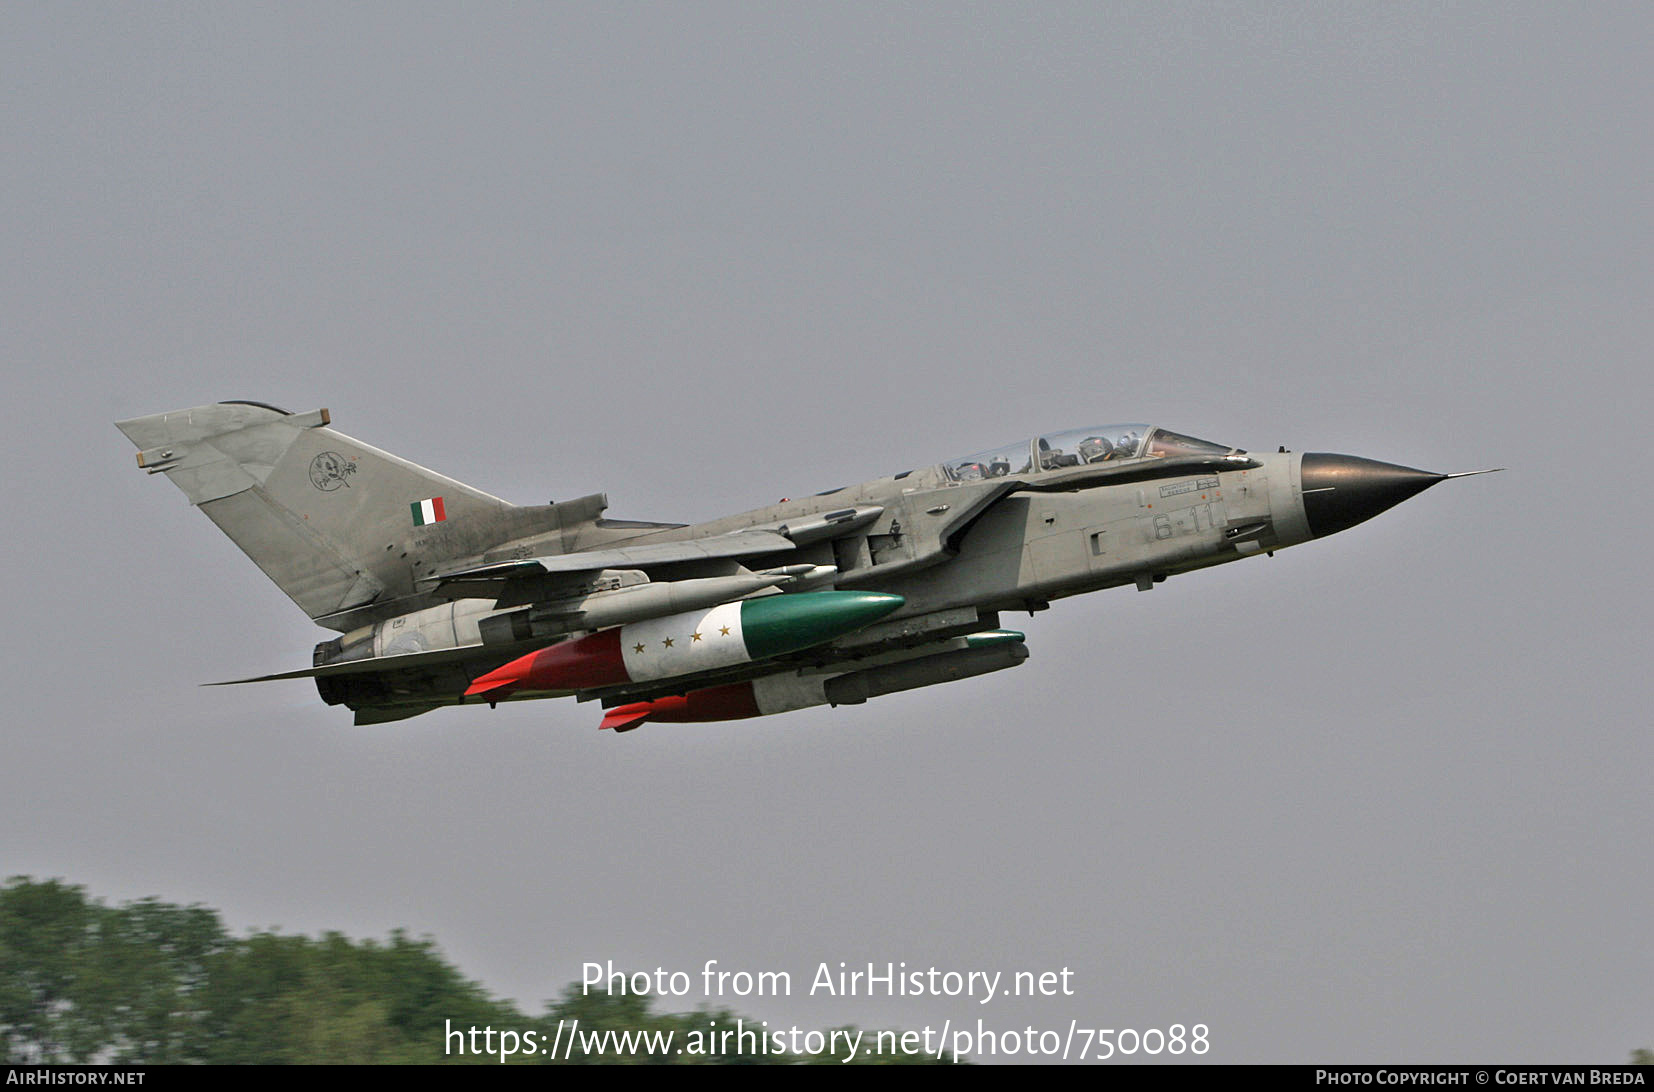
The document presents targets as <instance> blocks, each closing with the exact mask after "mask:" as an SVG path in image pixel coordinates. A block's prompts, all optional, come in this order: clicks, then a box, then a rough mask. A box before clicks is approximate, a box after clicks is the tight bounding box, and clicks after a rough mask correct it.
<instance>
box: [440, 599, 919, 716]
mask: <svg viewBox="0 0 1654 1092" xmlns="http://www.w3.org/2000/svg"><path fill="white" fill-rule="evenodd" d="M904 602H905V600H903V599H902V597H901V596H899V595H886V594H884V593H883V592H854V591H821V592H799V593H797V594H795V595H769V596H763V597H761V598H758V599H743V600H741V601H739V602H736V603H724V604H722V605H721V606H716V607H713V608H712V609H711V610H692V611H684V612H681V613H679V614H670V615H667V616H666V617H664V618H650V619H647V620H646V621H641V622H633V623H630V624H628V625H624V626H617V627H615V628H613V629H605V630H599V631H598V632H597V633H592V634H588V635H587V636H585V637H578V638H575V639H574V640H572V641H562V642H559V643H558V644H554V645H551V646H550V647H548V648H542V649H540V650H539V651H537V652H530V653H529V654H528V655H526V656H520V657H518V658H517V659H515V660H512V661H511V662H510V663H508V664H506V665H505V666H504V667H500V668H497V669H495V670H493V671H490V672H488V673H487V674H485V675H482V676H480V677H479V678H477V680H476V681H475V682H473V683H472V684H471V685H470V687H468V688H467V689H466V691H465V693H466V695H467V696H478V695H482V696H486V697H487V698H488V699H489V700H496V699H498V698H501V697H504V696H505V695H506V694H509V693H511V692H512V691H515V690H565V691H566V690H591V689H596V688H598V687H604V686H624V685H626V684H627V683H635V682H649V681H652V680H655V679H667V678H673V677H675V676H678V675H693V674H698V673H700V672H703V671H715V670H717V669H719V668H724V667H734V666H737V665H739V664H746V663H752V662H753V661H755V660H767V659H769V658H771V657H772V656H783V655H785V654H787V653H789V652H798V651H800V650H801V649H806V648H810V647H812V646H814V645H819V644H822V643H824V642H826V641H831V640H832V639H833V638H835V637H839V636H842V635H844V634H846V633H850V632H853V631H855V630H858V629H861V628H862V627H863V626H867V625H871V624H872V623H874V622H876V621H878V620H879V619H880V618H883V617H884V616H885V615H887V614H890V613H891V612H892V611H895V610H898V609H900V608H901V606H902V605H903V603H904Z"/></svg>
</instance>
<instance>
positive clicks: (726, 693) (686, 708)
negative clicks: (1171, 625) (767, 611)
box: [599, 629, 1028, 732]
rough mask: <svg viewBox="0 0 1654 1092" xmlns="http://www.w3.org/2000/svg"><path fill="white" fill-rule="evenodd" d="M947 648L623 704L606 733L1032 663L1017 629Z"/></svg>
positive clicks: (825, 700)
mask: <svg viewBox="0 0 1654 1092" xmlns="http://www.w3.org/2000/svg"><path fill="white" fill-rule="evenodd" d="M943 646H944V647H945V648H946V649H947V651H944V652H938V651H936V646H935V645H932V646H930V647H928V648H924V649H921V650H908V651H907V652H906V653H904V654H903V655H902V657H901V658H898V659H895V660H894V661H893V662H885V663H882V664H880V665H879V666H876V667H869V668H866V669H864V670H860V671H850V672H845V673H843V674H839V675H833V676H829V675H809V674H804V673H801V672H797V671H788V672H779V673H777V674H774V675H765V676H762V677H760V678H757V679H752V680H750V681H748V682H738V683H729V684H728V685H725V686H709V687H705V688H703V689H700V690H691V691H690V692H689V693H687V694H673V695H669V696H667V697H663V698H655V699H654V700H653V701H636V702H631V703H629V704H626V705H617V706H615V707H614V708H612V709H608V710H605V711H604V714H603V723H602V724H601V725H599V727H601V728H612V729H614V730H615V731H616V732H629V731H631V730H632V729H633V728H636V727H638V726H639V725H640V724H643V723H644V722H645V721H651V720H653V721H661V722H665V723H671V724H699V723H703V722H706V721H716V720H745V719H746V718H748V717H765V716H769V715H771V714H773V713H786V712H790V711H791V710H794V709H808V708H809V707H811V706H814V705H827V704H829V703H830V704H833V705H859V704H860V703H862V702H864V701H866V700H867V699H868V698H876V697H879V696H880V695H883V694H894V693H897V692H899V691H902V690H915V689H917V688H919V687H921V686H933V685H935V684H937V683H943V682H953V681H954V680H956V679H967V678H970V677H971V676H973V675H986V674H987V673H988V672H990V671H1002V670H1004V669H1005V668H1007V667H1015V666H1017V665H1018V664H1020V663H1022V661H1024V660H1026V659H1027V658H1028V646H1027V645H1025V644H1023V635H1022V634H1020V633H1017V632H1015V631H1013V630H1003V629H1001V630H990V631H988V632H985V633H973V634H971V635H970V636H968V637H962V638H955V639H954V640H951V641H947V642H944V643H943ZM915 653H916V654H915Z"/></svg>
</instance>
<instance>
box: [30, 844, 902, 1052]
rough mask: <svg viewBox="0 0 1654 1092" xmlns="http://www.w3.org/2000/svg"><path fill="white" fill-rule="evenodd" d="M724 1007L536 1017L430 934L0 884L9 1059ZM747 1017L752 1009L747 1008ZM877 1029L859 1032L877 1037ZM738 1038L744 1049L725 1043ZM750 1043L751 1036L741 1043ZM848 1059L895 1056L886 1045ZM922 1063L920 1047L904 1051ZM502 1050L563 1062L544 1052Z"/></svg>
mask: <svg viewBox="0 0 1654 1092" xmlns="http://www.w3.org/2000/svg"><path fill="white" fill-rule="evenodd" d="M737 1019H738V1015H737V1014H735V1013H732V1012H729V1011H725V1010H716V1011H714V1010H702V1011H697V1012H693V1013H657V1012H655V1011H654V1010H653V1006H652V1003H651V999H649V998H647V997H640V996H637V995H625V996H621V995H615V996H611V995H609V994H606V993H592V994H586V993H583V992H582V991H581V989H580V987H579V986H577V985H570V986H568V987H567V988H566V989H565V990H564V991H563V994H562V996H561V997H560V998H559V999H557V1000H556V1001H553V1002H548V1003H547V1005H546V1006H545V1008H544V1011H543V1012H541V1013H540V1014H538V1015H537V1016H532V1015H529V1014H526V1013H524V1012H522V1011H520V1010H519V1009H518V1008H517V1007H516V1006H515V1005H514V1004H512V1003H511V1002H509V1001H504V1000H500V999H498V998H495V997H492V996H490V995H489V994H488V992H487V991H486V990H484V989H483V988H482V987H481V986H479V985H478V984H477V983H475V982H473V981H470V980H468V979H466V978H465V977H464V976H463V975H461V974H460V972H459V971H458V970H457V969H455V968H454V967H453V966H452V965H451V964H449V963H448V962H447V961H446V960H445V959H444V958H443V957H442V954H441V952H440V951H439V950H438V948H437V946H436V943H435V942H434V941H432V940H430V939H429V938H417V939H416V938H413V937H410V936H408V935H407V934H406V933H405V932H402V931H397V932H393V933H392V934H391V935H390V936H389V937H388V938H387V939H385V940H352V939H351V938H349V937H346V936H344V935H343V934H341V933H331V932H330V933H325V934H323V935H322V936H320V937H309V936H297V935H288V934H283V933H278V932H274V931H261V932H253V933H250V934H247V935H245V936H235V935H233V934H231V933H230V932H229V931H228V930H227V929H225V927H224V923H223V922H222V921H221V920H220V919H219V916H218V913H217V912H216V911H214V910H211V909H209V908H207V907H204V906H199V905H192V906H179V905H175V904H173V903H167V902H163V901H161V900H160V899H156V898H148V899H139V900H137V901H133V902H126V903H123V904H121V905H119V906H108V905H105V904H104V903H103V902H102V901H101V900H98V899H95V898H91V897H89V896H88V895H87V894H86V892H85V891H84V890H83V889H82V888H80V887H78V886H74V885H71V884H67V883H64V882H62V881H59V880H44V881H37V880H33V879H30V878H28V877H21V876H19V877H13V878H12V879H10V880H8V881H7V882H6V884H5V886H4V887H0V1048H3V1053H4V1056H5V1060H6V1061H7V1062H9V1063H13V1064H28V1063H42V1062H57V1063H61V1062H70V1063H111V1064H129V1065H165V1064H272V1063H276V1064H279V1063H359V1064H387V1063H403V1064H405V1063H414V1064H419V1063H438V1062H444V1063H446V1062H457V1063H483V1064H488V1065H497V1064H500V1060H499V1058H497V1057H496V1056H494V1055H490V1054H488V1053H482V1054H477V1053H473V1052H471V1051H469V1050H467V1051H466V1052H465V1053H463V1054H456V1053H452V1052H450V1050H451V1046H452V1042H453V1040H451V1039H449V1038H448V1037H447V1036H445V1034H444V1031H445V1029H450V1028H452V1029H469V1028H471V1027H476V1028H478V1029H483V1028H488V1027H492V1028H495V1029H511V1030H513V1031H515V1032H518V1033H520V1034H522V1036H523V1037H524V1038H526V1033H527V1032H530V1031H533V1032H535V1033H537V1038H538V1041H539V1042H540V1043H542V1044H547V1043H551V1042H552V1041H553V1035H554V1034H555V1033H556V1029H557V1026H558V1024H559V1021H561V1022H563V1023H564V1025H565V1026H568V1025H570V1024H572V1022H573V1021H576V1020H577V1021H579V1024H578V1027H579V1028H580V1029H581V1030H582V1031H583V1032H590V1033H600V1032H603V1031H610V1030H612V1031H616V1032H622V1031H634V1032H635V1031H643V1032H662V1033H664V1032H672V1033H673V1035H674V1042H677V1043H683V1042H685V1041H687V1040H688V1037H689V1036H690V1034H691V1033H692V1032H704V1030H705V1029H706V1028H707V1027H708V1026H709V1022H710V1021H713V1020H716V1021H717V1026H718V1027H721V1028H728V1027H732V1026H734V1025H735V1022H736V1020H737ZM747 1023H748V1024H749V1025H750V1024H752V1023H753V1022H752V1021H750V1020H749V1021H747ZM872 1037H873V1033H871V1032H869V1033H867V1035H866V1038H867V1040H868V1041H871V1040H872ZM734 1049H736V1050H739V1048H734ZM749 1049H750V1048H749ZM856 1060H857V1061H871V1062H885V1063H889V1062H893V1061H895V1062H899V1061H904V1060H910V1059H903V1058H900V1057H894V1058H893V1057H889V1056H882V1057H880V1056H874V1057H865V1056H864V1057H858V1058H857V1059H856ZM911 1060H913V1061H920V1062H923V1061H925V1059H923V1058H919V1059H911ZM509 1061H512V1062H547V1063H550V1062H561V1061H562V1059H561V1058H557V1057H553V1056H552V1055H551V1054H550V1053H549V1052H545V1051H543V1052H536V1053H534V1054H518V1055H516V1056H514V1057H512V1058H510V1059H509ZM569 1061H570V1062H575V1063H585V1064H604V1063H607V1064H615V1063H619V1064H625V1063H636V1062H666V1063H672V1064H683V1063H701V1064H705V1063H708V1062H711V1063H720V1064H731V1063H740V1064H765V1063H767V1064H809V1063H832V1064H836V1063H837V1061H838V1059H837V1058H836V1057H834V1056H833V1055H831V1054H821V1055H798V1054H760V1055H754V1054H751V1053H732V1054H725V1053H723V1052H722V1051H721V1050H720V1049H719V1048H718V1045H717V1044H716V1043H714V1044H710V1049H708V1050H706V1051H704V1052H685V1053H682V1054H668V1055H666V1056H665V1057H662V1056H660V1055H658V1054H648V1053H645V1052H643V1051H640V1050H630V1051H628V1050H615V1049H610V1050H607V1051H605V1052H604V1053H603V1054H601V1055H595V1054H594V1055H584V1054H582V1053H580V1052H575V1053H574V1054H573V1056H572V1057H571V1058H570V1059H569Z"/></svg>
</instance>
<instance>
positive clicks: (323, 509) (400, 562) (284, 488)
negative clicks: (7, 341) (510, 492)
mask: <svg viewBox="0 0 1654 1092" xmlns="http://www.w3.org/2000/svg"><path fill="white" fill-rule="evenodd" d="M329 420H330V418H329V416H328V412H327V410H325V409H323V410H316V411H315V412H313V413H303V414H293V413H288V412H287V411H285V410H280V409H277V408H275V407H274V406H267V405H264V404H262V403H258V402H219V403H216V404H214V405H210V406H196V407H195V408H193V409H186V410H178V411H175V412H173V413H161V414H155V415H154V416H150V417H135V418H133V419H132V420H130V421H119V422H117V423H116V427H117V428H119V429H120V430H121V431H122V432H124V433H125V434H126V436H127V439H129V440H131V441H132V442H133V443H134V444H136V445H137V446H138V448H139V449H140V450H139V452H138V465H139V466H141V467H143V468H144V469H145V470H147V471H148V472H149V473H151V474H157V473H160V474H165V475H166V476H167V477H168V478H170V479H172V483H173V484H174V485H176V486H178V488H180V489H182V490H183V491H184V494H185V496H187V497H189V500H190V503H191V504H194V505H196V506H197V507H199V508H200V509H201V511H203V512H205V513H206V514H207V517H208V518H209V519H211V520H212V521H213V522H214V523H216V524H217V525H218V527H219V530H221V531H223V532H224V533H225V534H227V535H229V536H230V538H231V539H233V540H234V541H235V544H236V545H237V546H239V547H241V549H242V551H243V552H244V553H246V554H247V556H248V557H250V558H252V559H253V561H254V562H256V563H257V564H258V567H259V568H261V569H263V570H264V573H265V575H266V576H268V577H269V578H270V579H271V580H274V581H275V582H276V584H277V586H278V587H280V588H281V590H282V591H284V592H286V593H287V595H288V597H289V598H291V599H292V600H293V602H295V603H297V604H298V605H299V608H300V609H302V610H303V611H304V612H305V613H306V614H308V615H309V616H310V617H311V618H312V619H314V620H315V621H316V622H318V623H319V624H321V625H324V626H328V627H329V628H333V629H340V630H343V629H349V628H351V627H352V626H356V625H362V624H364V623H366V622H369V621H374V620H376V618H379V617H385V616H388V615H390V614H395V613H401V612H402V611H403V610H406V609H409V608H410V606H413V605H417V604H412V603H410V602H408V597H411V596H419V595H422V593H423V589H422V587H421V586H420V585H419V584H418V583H417V581H419V580H420V579H421V578H422V577H423V576H425V575H426V574H427V573H429V572H430V570H431V569H432V568H433V567H434V566H435V565H436V564H437V563H439V562H445V561H448V560H451V559H453V558H458V557H468V556H474V555H479V554H481V553H482V552H483V551H485V550H487V549H488V548H489V547H490V546H493V545H497V544H498V543H499V542H501V541H502V540H504V539H507V538H512V537H516V535H518V534H523V533H532V531H533V530H537V529H538V528H534V527H528V526H523V525H524V524H525V523H538V522H541V520H539V519H534V520H528V519H524V518H516V519H513V518H512V515H513V514H514V513H516V514H518V515H519V517H527V516H529V515H530V513H531V512H533V513H535V514H536V515H537V514H538V513H539V512H542V511H544V510H543V509H538V508H536V509H518V508H516V506H515V505H512V504H509V503H507V502H506V501H503V500H501V499H499V498H498V497H493V496H489V495H488V494H487V493H483V492H480V491H479V490H476V489H472V488H471V487H470V486H468V485H462V484H461V483H459V482H457V481H454V480H453V479H452V478H446V477H443V476H442V475H441V474H436V473H433V472H431V471H429V470H426V469H425V468H424V467H422V466H416V465H415V464H413V463H410V462H408V461H406V460H404V459H399V458H397V457H396V456H395V455H390V454H387V453H386V452H383V451H380V450H378V449H377V448H373V447H369V446H368V445H367V444H364V443H361V442H359V441H357V440H353V439H351V438H350V437H349V436H345V435H344V434H342V433H338V432H334V431H333V430H332V429H330V428H328V427H327V424H328V422H329ZM398 600H401V601H402V602H401V603H398V605H396V606H395V607H391V606H390V604H391V603H392V602H395V601H398Z"/></svg>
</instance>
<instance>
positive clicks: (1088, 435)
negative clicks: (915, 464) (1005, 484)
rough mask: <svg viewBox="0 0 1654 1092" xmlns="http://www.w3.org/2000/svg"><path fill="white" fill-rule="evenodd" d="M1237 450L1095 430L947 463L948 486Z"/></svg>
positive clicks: (1137, 429)
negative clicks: (1096, 464)
mask: <svg viewBox="0 0 1654 1092" xmlns="http://www.w3.org/2000/svg"><path fill="white" fill-rule="evenodd" d="M1234 450H1235V449H1234V448H1232V447H1227V446H1225V445H1223V444H1214V443H1211V442H1210V441H1207V440H1197V439H1195V438H1194V437H1193V436H1185V435H1183V434H1182V433H1178V432H1172V431H1171V430H1170V429H1163V428H1155V427H1154V426H1152V425H1143V424H1135V425H1092V426H1091V427H1089V428H1076V429H1069V430H1067V431H1066V432H1048V433H1046V434H1045V435H1044V436H1039V437H1036V438H1035V439H1033V440H1024V441H1022V442H1021V443H1016V444H1006V445H1004V446H1002V447H996V448H992V449H990V450H988V451H981V452H978V453H976V454H974V455H966V456H964V457H963V458H958V459H949V460H948V461H947V462H945V463H943V464H942V469H943V471H944V472H945V473H946V474H947V476H948V480H949V481H955V482H974V481H983V480H985V479H987V478H1002V477H1005V476H1006V475H1009V474H1037V473H1040V472H1041V471H1046V470H1062V469H1065V468H1067V467H1071V466H1084V465H1086V464H1088V463H1106V462H1116V461H1123V460H1126V459H1163V458H1167V457H1170V456H1174V455H1225V454H1228V453H1229V452H1231V451H1234Z"/></svg>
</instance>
